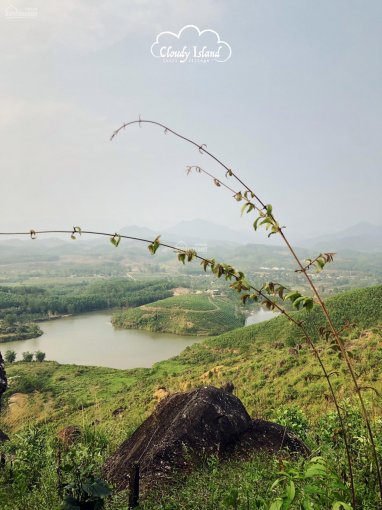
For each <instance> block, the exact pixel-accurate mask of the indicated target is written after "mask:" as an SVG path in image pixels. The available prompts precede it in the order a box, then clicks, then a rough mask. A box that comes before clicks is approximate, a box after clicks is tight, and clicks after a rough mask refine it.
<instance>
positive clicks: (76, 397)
mask: <svg viewBox="0 0 382 510" xmlns="http://www.w3.org/2000/svg"><path fill="white" fill-rule="evenodd" d="M381 297H382V287H381V286H378V287H372V288H369V289H361V290H355V291H352V292H346V293H343V294H339V295H337V296H335V297H333V298H331V299H330V300H328V301H327V306H328V307H329V309H330V310H331V311H332V313H333V316H334V318H335V321H336V324H337V326H341V325H343V324H345V322H346V321H347V320H349V319H350V320H351V321H352V322H355V323H357V324H358V326H357V327H354V328H352V329H351V330H350V331H347V332H345V337H344V338H345V341H346V345H347V348H348V349H349V350H351V351H352V355H353V360H354V364H355V367H356V369H357V372H359V373H360V374H361V377H360V383H361V384H362V385H363V386H374V387H375V388H376V390H377V391H382V374H381V370H380V367H381V363H382V327H381V325H382V299H381ZM296 317H298V318H304V319H305V320H306V323H307V326H308V327H310V328H312V325H313V324H314V323H318V322H319V321H321V316H320V313H319V312H318V311H317V310H314V311H313V312H311V313H310V314H308V315H306V314H305V313H304V312H296ZM299 342H300V339H299V337H298V333H297V332H296V331H295V330H294V328H292V327H291V326H290V325H289V323H287V322H286V321H285V320H284V318H282V317H277V318H275V319H271V320H269V321H266V322H263V323H260V324H255V325H253V326H248V327H246V328H240V329H237V330H235V331H231V332H229V333H225V334H223V335H220V336H218V337H214V338H211V339H209V340H206V341H204V342H202V343H200V344H195V345H193V346H192V347H188V348H187V349H186V350H185V351H183V352H182V353H181V354H180V355H179V356H177V357H174V358H172V359H170V360H167V361H163V362H160V363H156V364H155V365H154V366H153V367H152V368H151V369H134V370H115V369H108V368H101V367H80V366H76V365H59V364H58V363H54V362H44V363H37V362H33V363H23V362H18V363H14V364H12V365H8V366H7V373H8V376H9V386H10V387H9V389H8V391H7V393H6V397H8V398H9V397H11V395H14V394H16V398H15V397H13V399H14V400H13V403H14V404H15V405H12V402H11V405H10V406H8V408H7V409H6V410H5V414H4V415H3V421H4V423H5V426H6V427H7V430H9V431H11V430H16V429H19V428H20V427H22V425H23V424H24V423H25V422H26V421H32V422H33V421H39V422H41V421H44V422H45V421H48V422H51V423H52V425H54V426H60V425H63V424H67V423H79V424H81V423H83V422H84V420H85V421H87V422H89V423H91V422H93V421H94V420H98V421H99V422H100V423H102V424H103V425H105V426H107V427H109V425H112V428H113V430H112V433H111V436H112V441H113V442H114V441H117V442H118V440H119V439H121V438H124V437H126V434H128V431H129V430H130V431H131V430H134V428H135V427H136V426H137V425H139V424H140V423H141V422H142V420H143V419H144V418H145V417H146V416H147V415H148V414H149V413H150V412H151V411H152V410H153V408H154V406H155V405H156V403H157V402H158V400H159V399H160V398H162V397H163V396H165V395H166V394H167V393H168V392H175V391H184V390H186V389H191V388H194V387H198V386H202V385H205V384H212V385H217V386H219V385H221V384H223V383H224V382H226V381H227V380H231V381H233V383H234V385H235V393H236V395H237V396H238V397H239V398H240V399H241V400H242V401H243V403H244V405H245V406H246V408H247V409H248V411H249V413H250V414H251V415H252V416H253V417H263V418H267V417H270V418H272V415H273V412H274V409H276V408H279V407H280V406H281V407H282V406H284V405H290V404H291V403H292V404H296V405H298V406H300V407H302V408H303V409H304V410H305V412H306V413H307V414H308V415H310V416H311V417H312V419H313V420H314V419H317V417H318V416H319V415H320V413H322V412H323V411H324V410H328V409H332V407H333V404H332V402H331V400H330V398H329V396H328V392H327V387H326V383H325V381H324V379H323V378H322V375H321V373H320V370H319V368H318V365H317V362H316V360H315V358H314V357H313V356H312V354H311V351H310V349H309V348H308V347H307V346H305V344H302V345H301V347H300V348H299V349H296V348H293V347H291V345H292V344H298V343H299ZM318 348H319V349H320V351H321V354H322V357H323V359H324V360H325V362H326V363H327V365H328V369H329V370H333V371H334V372H335V374H334V376H333V385H334V387H335V388H336V389H337V390H338V392H339V395H340V397H345V396H349V397H350V396H353V392H352V390H351V388H350V385H349V384H348V380H347V379H346V378H345V374H344V370H343V364H342V362H341V361H340V359H339V358H338V357H337V356H336V355H334V356H333V355H332V354H330V353H329V346H328V345H327V344H326V343H324V342H323V341H319V343H318ZM369 393H370V395H369V394H368V397H369V399H370V402H373V399H375V398H377V396H376V394H375V393H374V392H373V391H370V392H369ZM20 394H21V395H22V396H20ZM17 395H18V396H17ZM16 400H18V404H17V405H16ZM116 409H122V411H121V412H119V413H117V414H116V415H114V414H113V411H115V410H116ZM116 420H118V421H117V422H116ZM120 420H122V421H120ZM116 423H121V424H122V423H123V426H122V427H121V426H119V427H117V429H116V427H115V424H116ZM116 444H117V443H116Z"/></svg>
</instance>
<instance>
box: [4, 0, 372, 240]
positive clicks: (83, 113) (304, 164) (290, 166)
mask: <svg viewBox="0 0 382 510" xmlns="http://www.w3.org/2000/svg"><path fill="white" fill-rule="evenodd" d="M12 5H13V4H12ZM16 7H19V8H20V9H21V7H20V6H18V5H16ZM23 7H28V8H31V9H35V14H36V15H35V16H33V17H32V16H31V17H30V18H28V19H27V18H24V19H23V18H21V19H12V18H10V16H9V13H8V14H7V8H9V3H8V2H6V1H3V0H0V41H1V46H0V55H1V61H2V70H3V72H2V80H1V83H0V92H1V99H0V112H1V115H0V134H1V139H2V151H1V156H0V158H1V159H0V161H1V168H2V180H1V194H0V197H1V200H0V230H1V231H9V230H15V229H17V230H19V229H23V230H25V229H26V230H29V229H30V228H36V229H42V228H71V226H72V225H81V226H82V227H83V228H88V229H95V228H97V229H100V230H104V229H107V230H110V231H115V230H116V229H118V228H121V227H122V226H123V225H134V224H135V225H140V226H145V227H148V228H150V229H153V230H155V231H156V230H158V229H163V227H165V228H167V227H169V226H170V225H173V224H175V223H177V222H178V221H182V220H190V219H192V218H196V217H197V218H202V219H209V220H211V221H213V222H216V223H219V224H223V225H226V226H227V227H229V228H234V229H236V230H239V231H242V230H244V229H245V228H246V227H248V226H250V225H249V221H248V220H247V219H246V218H240V204H238V203H236V202H235V201H234V200H232V198H231V197H230V194H229V192H226V191H225V190H223V189H220V188H216V187H214V186H213V185H212V184H211V183H210V182H209V181H208V180H207V179H206V178H205V177H203V176H200V175H196V174H194V175H190V176H188V177H187V176H186V172H185V168H186V166H187V165H189V164H197V165H200V166H203V167H204V168H206V169H208V170H209V171H212V172H214V173H217V174H218V175H219V177H222V178H223V177H224V172H223V171H222V170H220V168H219V167H218V166H217V165H216V164H214V163H213V162H212V161H210V160H209V159H208V158H207V156H206V155H201V154H199V153H198V151H197V150H195V148H193V147H191V146H189V145H187V144H185V143H184V142H183V141H181V140H177V139H176V138H175V137H173V136H172V135H170V134H167V135H166V136H165V135H164V134H163V131H162V130H160V129H157V128H154V127H152V126H146V125H145V126H142V128H141V129H139V127H138V126H132V127H130V128H129V129H128V130H126V131H123V132H122V133H121V134H120V135H119V136H118V137H117V138H116V139H115V140H114V141H113V142H110V141H109V137H110V135H111V133H112V132H113V130H114V129H116V128H117V127H118V126H119V125H120V124H121V123H122V122H124V121H129V120H134V119H137V118H138V116H139V115H141V116H142V118H149V119H154V120H158V121H160V122H163V123H164V124H166V125H168V126H170V127H171V128H173V129H175V130H177V131H179V132H180V133H182V134H184V135H186V136H189V137H191V138H193V139H195V141H197V142H198V143H206V144H207V145H208V149H209V150H210V151H212V152H213V153H214V154H215V155H217V156H218V157H219V158H221V159H222V160H223V161H224V162H226V163H227V165H229V166H230V167H232V168H233V169H234V170H235V171H237V172H238V173H239V175H240V176H242V177H243V179H244V180H245V181H248V182H249V183H250V184H251V185H253V187H254V188H255V189H256V191H257V192H258V194H259V195H260V196H261V197H262V198H263V200H264V201H265V202H267V203H272V204H273V206H274V210H275V211H276V215H277V217H278V218H279V220H280V222H281V224H283V225H287V227H288V232H289V233H290V235H291V236H292V237H294V238H308V237H313V236H318V235H321V234H324V233H335V232H337V231H341V230H343V229H345V228H348V227H350V226H352V225H355V224H357V223H359V222H361V221H368V222H370V223H374V224H381V223H382V214H381V206H380V204H379V200H380V197H379V195H380V189H381V184H382V177H381V172H380V165H381V161H382V153H381V148H380V141H379V136H380V135H379V133H380V132H381V129H380V127H381V126H380V125H381V122H382V120H381V119H382V115H381V95H382V91H381V87H380V83H381V78H382V63H381V60H380V56H379V48H380V46H381V43H382V33H381V31H380V27H379V19H381V15H382V4H381V3H380V2H377V1H370V2H368V3H367V4H359V3H358V2H355V1H350V2H349V1H346V2H345V1H344V0H343V1H339V0H336V1H334V2H329V1H323V2H320V3H317V2H313V1H311V0H308V1H302V0H296V1H289V0H288V1H286V2H284V1H283V2H281V1H279V0H278V1H276V0H275V1H269V2H262V1H254V2H249V1H243V2H241V4H240V8H238V5H237V4H232V3H229V2H228V1H220V2H218V1H217V0H207V1H203V2H202V1H201V0H197V1H196V2H193V3H192V4H191V3H189V2H186V1H179V0H178V1H175V0H167V1H161V2H154V1H153V0H152V1H148V2H144V3H137V2H134V1H125V2H122V0H112V1H110V2H106V1H104V0H97V1H94V2H92V4H88V2H86V1H85V0H77V1H76V2H65V3H59V2H57V1H56V0H53V1H51V2H49V4H45V3H44V2H42V1H41V0H33V1H32V0H28V3H27V4H25V5H23ZM189 24H193V25H196V26H198V27H199V28H200V29H201V30H203V29H212V30H215V31H216V32H218V34H219V35H220V37H221V39H222V40H224V41H226V42H227V43H228V44H229V45H230V47H231V48H232V56H231V58H230V59H229V60H227V61H226V62H223V63H218V62H208V63H204V64H203V63H185V64H180V63H164V62H162V61H161V59H157V58H154V57H153V55H152V54H151V53H150V47H151V45H152V44H153V43H154V42H155V40H156V37H157V35H158V34H159V33H160V32H162V31H166V30H171V31H174V32H176V33H177V32H179V30H180V29H181V28H182V27H183V26H185V25H189ZM230 183H231V181H230ZM265 241H266V237H265V236H263V235H262V234H259V235H257V234H255V237H254V242H258V243H262V242H265Z"/></svg>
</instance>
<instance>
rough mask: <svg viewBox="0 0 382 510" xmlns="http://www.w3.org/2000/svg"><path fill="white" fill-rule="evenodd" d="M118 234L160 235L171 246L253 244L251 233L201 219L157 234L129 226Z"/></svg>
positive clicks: (151, 236)
mask: <svg viewBox="0 0 382 510" xmlns="http://www.w3.org/2000/svg"><path fill="white" fill-rule="evenodd" d="M119 233H121V234H125V235H130V236H132V237H141V238H145V239H153V238H155V237H156V236H157V235H158V234H161V239H162V240H163V241H167V242H171V243H173V244H182V243H194V244H196V243H208V242H209V243H214V244H216V243H218V244H221V243H224V244H248V243H250V242H253V238H252V239H251V232H249V233H245V232H240V231H238V230H234V229H231V228H229V227H225V226H224V225H219V224H218V223H213V222H212V221H207V220H201V219H195V220H184V221H181V222H179V223H177V224H176V225H174V226H172V227H170V228H167V229H163V230H160V231H157V232H154V231H153V230H150V229H148V228H144V227H138V226H136V225H131V226H126V227H123V228H122V229H121V230H120V232H119ZM252 237H253V236H252Z"/></svg>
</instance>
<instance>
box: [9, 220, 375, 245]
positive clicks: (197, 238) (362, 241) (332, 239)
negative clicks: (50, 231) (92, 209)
mask: <svg viewBox="0 0 382 510" xmlns="http://www.w3.org/2000/svg"><path fill="white" fill-rule="evenodd" d="M118 233H120V234H124V235H128V236H132V237H138V238H141V239H147V240H153V239H154V238H155V237H156V236H157V235H159V234H160V235H161V240H162V241H164V242H167V243H169V244H173V245H175V246H178V247H183V246H185V247H194V248H195V249H196V250H198V249H200V246H203V245H207V246H210V247H212V246H214V247H219V246H220V247H225V248H227V249H230V248H236V247H239V246H243V245H248V244H251V245H257V246H261V245H263V246H264V247H265V246H266V247H268V248H270V249H273V250H276V251H277V247H279V248H280V247H281V246H283V244H282V242H281V240H279V239H275V238H276V236H273V238H271V240H270V241H273V242H267V239H266V237H265V236H263V235H260V234H259V235H257V234H256V233H254V232H251V231H250V230H248V232H242V231H240V230H235V229H232V228H229V227H226V226H224V225H220V224H218V223H214V222H211V221H207V220H202V219H195V220H185V221H181V222H179V223H177V224H175V225H174V226H172V227H170V228H167V229H162V230H160V229H159V230H157V231H154V230H152V229H149V228H146V227H140V226H137V225H128V226H125V227H123V228H122V229H120V230H119V231H118ZM25 241H30V239H24V240H23V241H22V240H20V239H8V240H0V246H1V247H2V253H3V254H4V250H5V247H6V246H7V247H9V248H11V247H13V248H14V249H17V248H18V247H19V248H22V249H23V250H25V251H28V252H30V253H36V254H37V252H39V251H42V250H43V249H44V250H45V253H49V254H52V253H54V254H56V253H59V252H60V250H61V254H63V253H64V252H67V253H71V252H78V251H81V249H85V250H86V249H88V250H90V251H91V249H92V246H95V245H97V246H98V245H99V246H101V247H102V246H104V248H105V242H104V239H100V238H97V237H94V238H93V237H89V236H87V239H86V240H85V239H82V240H81V241H82V242H81V243H75V242H73V241H70V239H69V236H68V237H67V239H62V238H53V237H52V238H48V237H44V236H39V238H38V242H37V241H36V242H33V243H30V242H28V243H25ZM275 243H276V244H275ZM292 244H293V246H297V247H300V248H306V249H308V250H310V251H312V250H314V251H315V252H316V251H319V252H320V251H335V252H344V251H348V250H354V251H357V252H363V253H376V252H380V253H382V225H372V224H371V223H366V222H363V223H358V224H357V225H354V226H352V227H350V228H346V229H344V230H341V231H339V232H336V233H334V234H325V235H321V236H317V237H314V238H305V239H304V238H299V240H298V241H297V242H296V241H295V239H292ZM122 245H124V243H122ZM122 245H121V246H122ZM127 246H131V245H127ZM133 246H135V243H134V244H133ZM81 247H82V248H81ZM140 248H141V247H140V246H139V245H137V246H136V249H138V250H139V249H140ZM105 249H106V248H105ZM142 249H144V250H145V249H146V248H145V247H143V246H142Z"/></svg>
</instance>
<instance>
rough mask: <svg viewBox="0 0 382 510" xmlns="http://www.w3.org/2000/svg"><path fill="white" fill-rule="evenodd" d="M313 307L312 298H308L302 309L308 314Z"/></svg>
mask: <svg viewBox="0 0 382 510" xmlns="http://www.w3.org/2000/svg"><path fill="white" fill-rule="evenodd" d="M313 306H314V301H313V298H309V297H308V298H305V301H304V304H303V308H306V309H307V310H308V311H309V312H310V310H312V309H313Z"/></svg>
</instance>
